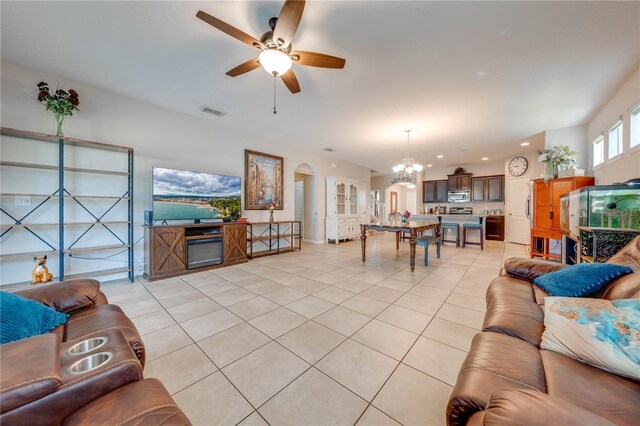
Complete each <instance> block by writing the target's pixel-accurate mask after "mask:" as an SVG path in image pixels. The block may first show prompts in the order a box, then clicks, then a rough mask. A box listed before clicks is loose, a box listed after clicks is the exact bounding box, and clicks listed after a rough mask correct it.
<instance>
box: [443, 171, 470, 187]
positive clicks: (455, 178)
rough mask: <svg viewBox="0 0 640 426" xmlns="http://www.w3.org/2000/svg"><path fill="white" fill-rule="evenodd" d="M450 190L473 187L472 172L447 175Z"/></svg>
mask: <svg viewBox="0 0 640 426" xmlns="http://www.w3.org/2000/svg"><path fill="white" fill-rule="evenodd" d="M447 177H448V179H447V182H448V185H447V189H448V190H449V191H465V190H470V189H471V173H467V174H463V175H447Z"/></svg>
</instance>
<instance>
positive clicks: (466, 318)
mask: <svg viewBox="0 0 640 426" xmlns="http://www.w3.org/2000/svg"><path fill="white" fill-rule="evenodd" d="M436 318H442V319H445V320H448V321H451V322H455V323H457V324H462V325H466V326H467V327H471V328H475V329H476V330H482V323H483V322H484V314H483V313H482V312H478V311H474V310H472V309H467V308H462V307H460V306H456V305H450V304H448V303H445V304H444V305H442V308H440V310H439V311H438V313H437V315H436Z"/></svg>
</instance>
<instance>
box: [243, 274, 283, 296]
mask: <svg viewBox="0 0 640 426" xmlns="http://www.w3.org/2000/svg"><path fill="white" fill-rule="evenodd" d="M284 287H285V286H284V285H282V284H279V283H277V282H274V281H269V280H266V279H264V278H260V281H259V282H257V283H255V284H251V285H248V286H246V287H245V289H246V290H249V291H251V292H253V293H256V294H260V295H262V294H265V293H269V292H271V291H276V290H279V289H281V288H284Z"/></svg>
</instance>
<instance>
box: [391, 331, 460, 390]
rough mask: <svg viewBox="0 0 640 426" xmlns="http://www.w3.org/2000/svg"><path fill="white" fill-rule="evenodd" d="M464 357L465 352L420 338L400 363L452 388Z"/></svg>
mask: <svg viewBox="0 0 640 426" xmlns="http://www.w3.org/2000/svg"><path fill="white" fill-rule="evenodd" d="M466 356H467V353H466V352H465V351H461V350H460V349H456V348H453V347H451V346H449V345H445V344H444V343H440V342H436V341H435V340H431V339H427V338H426V337H420V338H419V339H418V341H417V342H416V344H415V345H413V347H412V348H411V350H410V351H409V353H408V354H407V356H406V358H405V359H404V360H403V361H402V362H404V363H405V364H407V365H409V366H411V367H413V368H417V369H418V370H420V371H422V372H423V373H425V374H428V375H429V376H431V377H435V378H436V379H438V380H441V381H443V382H445V383H448V384H450V385H451V386H453V385H455V384H456V380H457V378H458V372H459V371H460V366H461V365H462V363H463V362H464V359H465V358H466Z"/></svg>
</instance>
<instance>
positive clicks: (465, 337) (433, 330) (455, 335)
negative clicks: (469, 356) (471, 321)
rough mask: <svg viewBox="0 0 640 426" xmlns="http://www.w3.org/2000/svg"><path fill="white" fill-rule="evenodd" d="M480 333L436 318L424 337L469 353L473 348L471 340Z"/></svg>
mask: <svg viewBox="0 0 640 426" xmlns="http://www.w3.org/2000/svg"><path fill="white" fill-rule="evenodd" d="M478 332H479V331H478V330H476V329H475V328H470V327H466V326H464V325H460V324H456V323H455V322H451V321H447V320H443V319H441V318H434V319H433V320H432V321H431V323H430V324H429V326H428V327H427V329H426V330H425V331H424V333H422V335H423V336H424V337H428V338H429V339H433V340H437V341H438V342H441V343H446V344H447V345H449V346H453V347H454V348H458V349H460V350H463V351H465V352H468V351H469V348H470V347H471V340H472V339H473V336H475V335H476V334H477V333H478Z"/></svg>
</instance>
